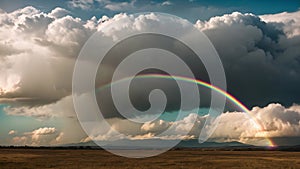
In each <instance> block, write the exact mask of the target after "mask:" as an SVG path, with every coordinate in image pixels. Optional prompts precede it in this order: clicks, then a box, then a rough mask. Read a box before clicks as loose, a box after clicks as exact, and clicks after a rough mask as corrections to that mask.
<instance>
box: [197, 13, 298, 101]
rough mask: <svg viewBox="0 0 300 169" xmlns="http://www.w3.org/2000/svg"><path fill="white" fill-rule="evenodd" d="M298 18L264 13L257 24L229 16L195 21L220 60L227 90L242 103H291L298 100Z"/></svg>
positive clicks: (243, 17)
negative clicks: (214, 48)
mask: <svg viewBox="0 0 300 169" xmlns="http://www.w3.org/2000/svg"><path fill="white" fill-rule="evenodd" d="M299 14H300V11H298V12H295V13H282V14H276V15H266V16H262V18H263V20H262V19H261V18H260V17H259V16H255V15H253V14H241V13H239V12H234V13H232V14H226V15H223V16H219V17H213V18H211V19H210V20H208V21H197V23H196V26H197V27H198V28H199V29H200V30H202V31H203V32H204V33H205V34H206V35H207V36H208V37H209V39H210V40H211V41H212V43H213V44H214V46H215V47H216V49H217V51H218V53H219V55H220V57H221V59H222V61H223V64H224V67H225V72H226V76H227V82H228V90H229V92H230V93H232V94H233V95H235V96H237V97H238V98H240V99H241V101H242V102H244V103H246V105H248V106H253V105H266V104H268V103H270V102H281V103H284V104H290V105H291V104H292V103H293V102H295V101H297V100H299V99H300V98H299V96H300V95H299V93H300V90H299V88H298V86H299V84H300V80H299V78H298V75H299V73H300V62H299V59H300V58H299V56H300V51H299V46H300V36H299V33H297V32H298V30H297V29H298V28H296V27H299V25H300V23H299V21H298V16H299ZM278 16H280V17H278ZM294 16H295V17H294ZM265 21H266V22H265ZM287 86H288V87H287Z"/></svg>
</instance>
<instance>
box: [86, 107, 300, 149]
mask: <svg viewBox="0 0 300 169" xmlns="http://www.w3.org/2000/svg"><path fill="white" fill-rule="evenodd" d="M206 118H207V116H201V115H198V114H195V113H191V114H189V115H188V116H186V117H185V118H183V119H182V120H179V121H164V120H156V121H153V122H148V123H144V124H138V123H133V122H130V121H128V120H124V119H111V120H110V121H109V122H110V124H111V126H112V128H111V129H109V130H108V132H105V133H104V134H101V135H95V136H93V137H92V139H94V140H98V141H103V140H104V141H108V140H117V139H131V140H136V139H154V138H159V139H164V140H172V139H197V138H198V137H199V134H200V132H201V129H202V127H203V125H204V122H205V120H206ZM219 119H220V121H219V123H218V125H217V128H216V130H215V131H214V133H213V134H212V136H211V137H210V140H214V141H240V142H244V143H248V144H254V145H269V144H270V143H269V141H268V139H267V138H271V139H272V138H274V137H299V136H300V106H299V105H293V106H291V107H287V108H286V107H284V106H282V105H280V104H269V105H268V106H266V107H263V108H260V107H254V108H253V109H252V110H251V111H250V112H249V114H246V113H244V112H226V113H223V114H222V115H220V116H219ZM167 129H168V132H165V131H166V130H167ZM116 131H117V132H116ZM162 133H163V134H162ZM184 133H188V134H184ZM90 139H91V138H89V137H88V138H86V139H84V140H81V141H83V142H85V141H90Z"/></svg>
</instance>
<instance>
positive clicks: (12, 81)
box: [0, 7, 98, 102]
mask: <svg viewBox="0 0 300 169" xmlns="http://www.w3.org/2000/svg"><path fill="white" fill-rule="evenodd" d="M67 13H68V11H67V10H64V9H62V8H55V9H54V10H52V11H51V12H49V13H44V12H41V11H39V10H37V9H36V8H33V7H25V8H23V9H19V10H16V11H13V12H11V13H6V12H3V13H1V14H0V24H1V25H3V26H1V28H0V35H1V38H0V47H1V52H0V59H1V63H0V71H1V77H0V97H1V98H27V100H28V99H32V100H33V102H34V100H35V101H36V100H40V101H41V102H53V101H55V100H59V99H61V98H63V97H65V96H67V95H69V94H70V91H71V80H72V70H73V65H74V63H75V58H76V57H77V55H78V52H79V50H80V48H81V46H82V45H83V44H84V43H85V41H86V40H87V38H88V37H89V36H90V35H91V34H92V33H93V32H95V31H96V30H95V27H93V28H92V27H90V26H88V25H86V24H87V23H90V24H91V22H96V23H95V24H97V22H98V20H97V19H95V18H93V19H92V20H90V21H89V20H88V21H82V20H81V19H79V18H73V17H71V16H69V15H67Z"/></svg>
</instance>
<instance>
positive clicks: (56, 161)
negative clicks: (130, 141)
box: [0, 149, 300, 169]
mask: <svg viewBox="0 0 300 169" xmlns="http://www.w3.org/2000/svg"><path fill="white" fill-rule="evenodd" d="M0 168H1V169H2V168H3V169H6V168H8V169H9V168H17V169H27V168H28V169H29V168H30V169H31V168H43V169H49V168H62V169H77V168H80V169H81V168H84V169H92V168H97V169H98V168H100V169H101V168H108V169H120V168H125V169H126V168H128V169H135V168H155V169H157V168H164V169H169V168H172V169H173V168H199V169H205V168H210V169H214V168H216V169H217V168H222V169H223V168H243V169H249V168H251V169H252V168H270V169H274V168H284V169H293V168H294V169H298V168H300V152H281V151H201V150H172V151H168V152H166V153H164V154H161V155H159V156H156V157H150V158H144V159H129V158H124V157H118V156H115V155H112V154H110V153H108V152H106V151H104V150H49V149H0Z"/></svg>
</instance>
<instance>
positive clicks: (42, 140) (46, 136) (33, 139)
mask: <svg viewBox="0 0 300 169" xmlns="http://www.w3.org/2000/svg"><path fill="white" fill-rule="evenodd" d="M62 137H63V133H61V132H58V130H57V129H56V128H55V127H42V128H38V129H35V130H33V131H31V132H25V133H22V134H21V135H18V136H15V137H13V138H12V143H13V144H14V145H30V146H41V145H53V144H59V143H60V140H61V138H62Z"/></svg>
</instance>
